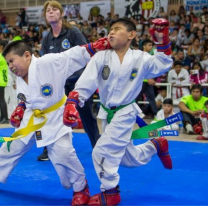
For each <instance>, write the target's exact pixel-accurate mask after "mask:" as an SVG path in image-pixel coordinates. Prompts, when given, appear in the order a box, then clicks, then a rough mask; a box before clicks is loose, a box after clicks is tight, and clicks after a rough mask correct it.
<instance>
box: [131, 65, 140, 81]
mask: <svg viewBox="0 0 208 206" xmlns="http://www.w3.org/2000/svg"><path fill="white" fill-rule="evenodd" d="M137 72H138V69H137V68H133V69H132V71H131V76H130V81H131V82H132V81H133V80H134V78H135V77H136V75H137Z"/></svg>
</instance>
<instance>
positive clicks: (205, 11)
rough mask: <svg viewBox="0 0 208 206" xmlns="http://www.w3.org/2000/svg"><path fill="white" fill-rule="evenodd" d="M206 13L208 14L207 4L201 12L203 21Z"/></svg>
mask: <svg viewBox="0 0 208 206" xmlns="http://www.w3.org/2000/svg"><path fill="white" fill-rule="evenodd" d="M206 14H207V6H204V7H203V12H202V14H201V18H202V22H205V19H206Z"/></svg>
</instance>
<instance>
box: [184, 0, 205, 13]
mask: <svg viewBox="0 0 208 206" xmlns="http://www.w3.org/2000/svg"><path fill="white" fill-rule="evenodd" d="M184 5H185V8H186V11H189V7H190V6H193V9H194V13H196V14H199V13H202V12H203V7H204V6H207V7H208V0H184Z"/></svg>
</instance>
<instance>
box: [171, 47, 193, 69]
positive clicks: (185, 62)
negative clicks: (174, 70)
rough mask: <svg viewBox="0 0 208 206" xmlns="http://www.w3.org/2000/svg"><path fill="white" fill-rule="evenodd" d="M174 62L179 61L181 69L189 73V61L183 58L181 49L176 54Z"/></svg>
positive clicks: (185, 57)
mask: <svg viewBox="0 0 208 206" xmlns="http://www.w3.org/2000/svg"><path fill="white" fill-rule="evenodd" d="M174 60H178V61H180V62H181V65H182V67H183V68H184V69H186V70H187V71H189V69H190V68H191V61H190V59H189V58H188V57H187V56H185V54H184V51H183V50H182V49H181V50H178V53H177V55H176V56H175V58H174Z"/></svg>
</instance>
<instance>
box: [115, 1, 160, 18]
mask: <svg viewBox="0 0 208 206" xmlns="http://www.w3.org/2000/svg"><path fill="white" fill-rule="evenodd" d="M159 10H160V0H114V13H115V14H119V17H124V16H125V17H127V18H130V17H134V18H135V19H137V20H138V19H140V17H141V16H143V17H144V18H145V19H149V18H151V17H156V16H157V14H158V12H159Z"/></svg>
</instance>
